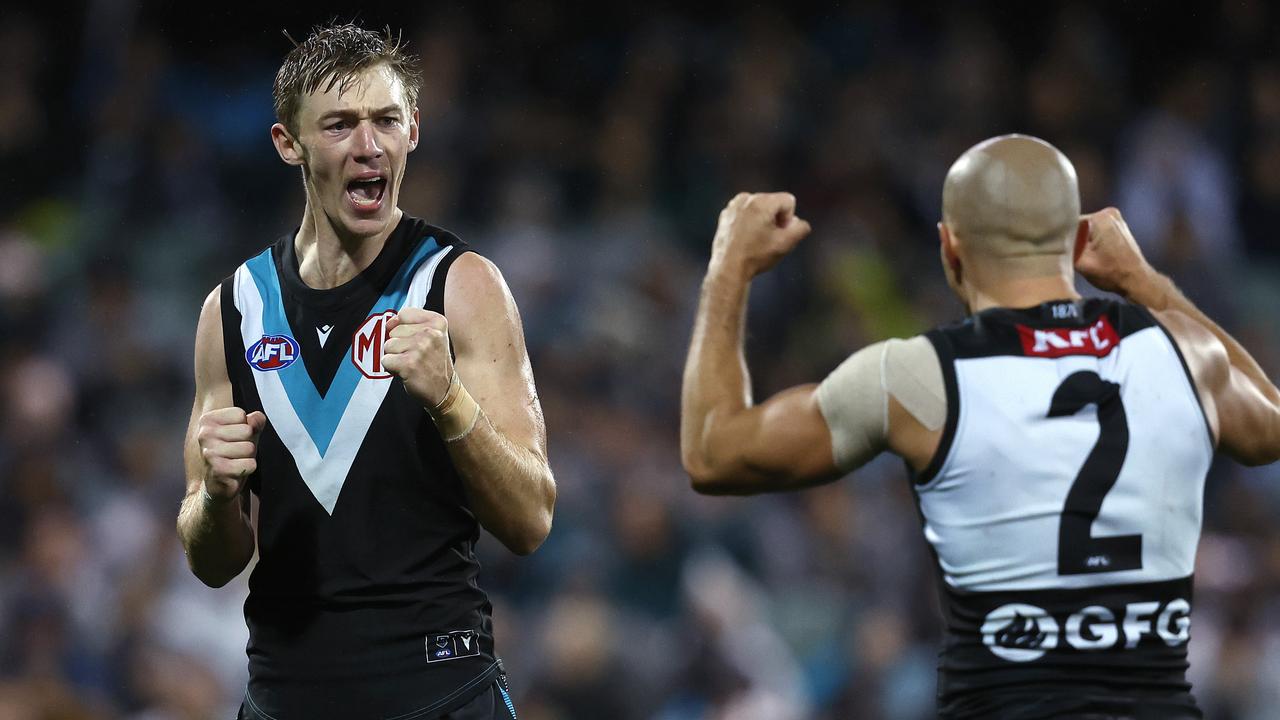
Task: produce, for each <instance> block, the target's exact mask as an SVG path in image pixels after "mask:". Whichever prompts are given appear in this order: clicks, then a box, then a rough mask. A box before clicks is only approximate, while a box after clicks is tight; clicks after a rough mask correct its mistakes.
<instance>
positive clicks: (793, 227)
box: [711, 192, 809, 277]
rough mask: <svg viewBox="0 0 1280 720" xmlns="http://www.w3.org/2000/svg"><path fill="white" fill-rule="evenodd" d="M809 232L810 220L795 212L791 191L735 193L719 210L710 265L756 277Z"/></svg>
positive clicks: (794, 199)
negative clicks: (718, 222)
mask: <svg viewBox="0 0 1280 720" xmlns="http://www.w3.org/2000/svg"><path fill="white" fill-rule="evenodd" d="M808 234H809V223H808V222H806V221H804V220H801V219H800V218H799V217H798V216H796V198H795V196H794V195H792V194H791V193H781V192H780V193H755V194H749V193H738V195H737V196H736V197H734V198H733V199H732V200H730V201H729V204H728V205H726V206H725V208H724V210H722V211H720V224H719V226H718V227H717V228H716V238H715V241H714V242H713V244H712V246H711V265H712V267H722V268H728V269H732V270H741V271H745V272H746V273H747V277H755V276H756V275H759V274H760V273H762V272H765V271H766V270H768V269H769V268H772V267H773V266H774V265H777V264H778V261H779V260H781V259H782V258H783V256H785V255H786V254H787V253H789V252H791V250H792V249H793V248H794V247H795V246H796V245H797V244H798V243H799V242H800V241H801V240H802V239H804V237H805V236H806V235H808Z"/></svg>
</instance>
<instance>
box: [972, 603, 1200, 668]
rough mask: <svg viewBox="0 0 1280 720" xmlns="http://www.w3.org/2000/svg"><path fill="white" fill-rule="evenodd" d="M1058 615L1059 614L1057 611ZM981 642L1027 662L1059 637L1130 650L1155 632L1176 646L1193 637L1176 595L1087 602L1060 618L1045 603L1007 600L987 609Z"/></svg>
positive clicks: (1185, 606)
mask: <svg viewBox="0 0 1280 720" xmlns="http://www.w3.org/2000/svg"><path fill="white" fill-rule="evenodd" d="M1060 617H1061V616H1060ZM981 632H982V643H983V644H984V645H986V646H987V648H988V649H989V650H991V652H992V653H994V654H995V655H996V656H997V657H1000V658H1003V659H1005V660H1008V661H1010V662H1031V661H1033V660H1039V659H1040V658H1041V657H1043V656H1044V654H1045V653H1046V652H1048V651H1050V650H1053V649H1055V648H1057V647H1058V645H1059V642H1060V641H1061V642H1065V643H1066V645H1067V646H1069V647H1071V648H1074V649H1076V650H1080V651H1085V652H1088V651H1101V650H1111V649H1115V648H1118V647H1121V646H1122V645H1123V647H1124V648H1125V649H1131V648H1135V647H1137V646H1138V643H1139V642H1141V641H1142V638H1143V637H1149V636H1156V637H1159V638H1160V640H1161V641H1163V642H1164V644H1165V645H1168V646H1169V647H1177V646H1179V645H1182V644H1185V643H1186V642H1187V639H1188V638H1189V637H1190V636H1191V603H1189V602H1187V601H1186V600H1183V599H1182V598H1177V599H1175V600H1170V601H1169V602H1168V603H1164V604H1162V603H1160V602H1158V601H1155V600H1152V601H1149V602H1134V603H1129V604H1128V605H1125V606H1124V608H1123V609H1120V608H1116V609H1112V608H1107V607H1103V606H1101V605H1090V606H1088V607H1084V608H1081V609H1079V610H1077V611H1075V612H1073V613H1071V614H1070V615H1068V616H1067V617H1066V620H1065V621H1064V622H1062V623H1061V624H1059V622H1058V620H1057V619H1055V618H1054V617H1053V616H1052V615H1050V614H1049V613H1048V612H1046V611H1045V610H1044V609H1043V608H1039V607H1036V606H1035V605H1027V604H1024V603H1009V604H1008V605H1001V606H1000V607H998V608H996V609H995V610H992V611H991V612H989V613H987V617H986V619H985V620H984V621H983V623H982V630H981Z"/></svg>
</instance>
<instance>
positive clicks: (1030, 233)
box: [942, 135, 1080, 271]
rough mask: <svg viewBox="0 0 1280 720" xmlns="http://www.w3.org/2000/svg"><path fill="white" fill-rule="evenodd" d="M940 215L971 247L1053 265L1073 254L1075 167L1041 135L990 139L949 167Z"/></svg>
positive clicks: (1077, 198)
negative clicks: (1063, 257) (1060, 257)
mask: <svg viewBox="0 0 1280 720" xmlns="http://www.w3.org/2000/svg"><path fill="white" fill-rule="evenodd" d="M942 221H943V222H944V223H946V225H947V227H948V228H949V229H950V231H951V233H952V235H954V236H956V237H958V238H959V239H960V241H961V242H962V243H963V244H964V246H965V247H966V248H967V250H969V251H971V252H972V253H975V254H977V255H981V256H984V257H989V258H993V259H996V258H998V259H1002V260H1004V259H1007V260H1011V261H1015V262H1021V264H1023V265H1026V266H1027V268H1026V269H1027V270H1030V271H1035V270H1036V266H1038V265H1040V264H1043V265H1044V266H1045V267H1044V269H1045V270H1046V271H1050V270H1051V269H1053V268H1056V267H1058V265H1057V258H1058V256H1061V255H1062V254H1064V253H1070V252H1071V248H1072V240H1073V238H1074V232H1075V229H1076V227H1077V226H1078V224H1079V221H1080V190H1079V188H1078V187H1077V185H1076V171H1075V168H1074V167H1072V166H1071V161H1070V160H1068V159H1067V156H1065V155H1063V154H1062V153H1061V152H1059V151H1058V149H1057V148H1055V147H1054V146H1052V145H1050V144H1049V143H1047V142H1045V141H1043V140H1040V139H1039V138H1034V137H1030V136H1027V135H1001V136H1000V137H995V138H991V139H990V140H986V141H984V142H981V143H979V144H977V145H975V146H973V147H971V148H969V150H967V151H966V152H965V153H964V154H963V155H961V156H960V159H959V160H956V162H955V164H954V165H952V166H951V170H949V171H948V172H947V180H946V184H945V185H943V188H942ZM1036 258H1040V259H1042V260H1044V261H1046V262H1043V263H1041V262H1038V261H1037V260H1036ZM1020 259H1025V262H1024V261H1022V260H1020ZM1048 261H1052V262H1048Z"/></svg>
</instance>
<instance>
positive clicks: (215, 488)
mask: <svg viewBox="0 0 1280 720" xmlns="http://www.w3.org/2000/svg"><path fill="white" fill-rule="evenodd" d="M266 424H267V416H266V415H263V414H262V413H261V412H259V411H256V410H255V411H254V412H251V413H248V414H246V413H245V411H244V410H242V409H240V408H238V407H226V408H219V409H217V410H210V411H208V412H206V413H204V414H203V415H201V416H200V429H199V430H198V431H197V432H196V440H197V441H198V442H199V443H200V454H201V456H202V457H203V458H204V491H205V492H206V493H208V495H209V497H210V498H213V499H214V500H215V501H219V502H226V501H230V500H231V499H233V498H235V497H236V496H238V495H239V494H240V491H241V490H243V489H244V482H245V479H247V478H248V477H249V476H250V475H252V474H253V471H254V470H257V469H258V460H257V454H258V435H259V434H261V432H262V428H263V427H265V426H266Z"/></svg>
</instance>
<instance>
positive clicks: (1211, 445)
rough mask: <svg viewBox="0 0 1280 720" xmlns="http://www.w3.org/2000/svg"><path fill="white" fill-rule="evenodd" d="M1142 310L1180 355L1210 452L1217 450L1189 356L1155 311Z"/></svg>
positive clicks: (1179, 360) (1175, 353)
mask: <svg viewBox="0 0 1280 720" xmlns="http://www.w3.org/2000/svg"><path fill="white" fill-rule="evenodd" d="M1138 307H1141V306H1138ZM1142 310H1143V311H1144V312H1146V313H1147V315H1148V316H1149V317H1150V318H1151V322H1152V323H1154V324H1155V326H1156V327H1158V328H1160V332H1162V333H1164V337H1165V339H1166V340H1168V341H1169V346H1170V347H1172V348H1173V354H1174V355H1177V356H1178V362H1179V363H1180V364H1181V365H1182V374H1183V376H1184V377H1186V379H1187V389H1189V390H1190V391H1191V397H1192V398H1193V399H1194V400H1195V401H1196V407H1198V408H1200V419H1201V420H1203V421H1204V432H1205V437H1206V438H1207V439H1208V440H1209V452H1210V454H1212V453H1214V452H1216V451H1217V449H1218V443H1217V442H1216V441H1215V440H1214V438H1213V425H1211V424H1210V423H1209V413H1208V411H1206V410H1205V409H1204V402H1203V401H1202V400H1201V399H1200V388H1198V387H1197V386H1196V378H1195V376H1194V375H1192V374H1191V366H1190V365H1188V364H1187V358H1186V357H1185V356H1184V355H1183V354H1182V348H1180V347H1178V341H1177V340H1176V339H1174V337H1173V333H1171V332H1169V328H1167V327H1165V326H1164V323H1162V322H1160V320H1159V318H1157V317H1156V316H1155V313H1153V312H1151V310H1150V309H1149V308H1145V307H1143V308H1142Z"/></svg>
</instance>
